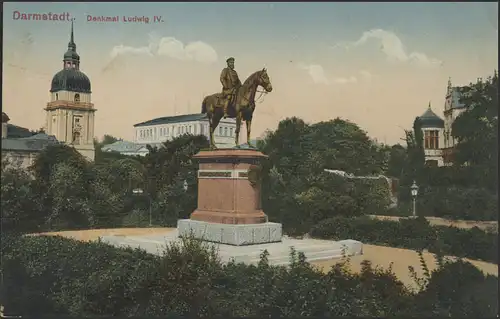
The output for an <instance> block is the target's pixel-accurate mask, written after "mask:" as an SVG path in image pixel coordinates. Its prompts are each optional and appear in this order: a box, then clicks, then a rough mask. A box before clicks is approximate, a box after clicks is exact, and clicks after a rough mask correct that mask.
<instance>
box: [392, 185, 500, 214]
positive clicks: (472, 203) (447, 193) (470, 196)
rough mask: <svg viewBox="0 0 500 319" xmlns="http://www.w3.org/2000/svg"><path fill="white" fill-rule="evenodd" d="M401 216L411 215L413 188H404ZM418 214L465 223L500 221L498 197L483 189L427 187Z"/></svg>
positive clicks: (423, 190) (401, 198)
mask: <svg viewBox="0 0 500 319" xmlns="http://www.w3.org/2000/svg"><path fill="white" fill-rule="evenodd" d="M399 194H400V196H399V200H400V205H401V206H402V207H401V208H402V210H405V211H406V212H408V213H406V212H404V213H402V214H401V215H410V214H411V213H410V211H411V207H412V206H411V198H410V195H409V194H410V189H409V188H408V187H401V189H400V190H399ZM417 212H418V215H422V216H434V217H442V218H446V219H455V220H456V219H463V220H498V195H497V194H495V193H492V192H491V191H489V190H487V189H484V188H463V187H454V186H427V187H422V188H421V189H420V192H419V195H418V200H417Z"/></svg>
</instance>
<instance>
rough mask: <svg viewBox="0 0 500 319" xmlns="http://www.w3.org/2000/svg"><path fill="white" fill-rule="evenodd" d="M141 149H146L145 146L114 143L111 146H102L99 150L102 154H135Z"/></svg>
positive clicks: (131, 143)
mask: <svg viewBox="0 0 500 319" xmlns="http://www.w3.org/2000/svg"><path fill="white" fill-rule="evenodd" d="M141 148H144V149H146V145H145V144H137V143H134V142H129V141H116V142H114V143H112V144H108V145H104V146H103V147H102V148H101V150H103V151H104V152H120V153H122V152H137V151H139V150H140V149H141Z"/></svg>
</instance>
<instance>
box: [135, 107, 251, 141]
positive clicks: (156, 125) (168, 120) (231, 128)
mask: <svg viewBox="0 0 500 319" xmlns="http://www.w3.org/2000/svg"><path fill="white" fill-rule="evenodd" d="M134 130H135V134H134V143H136V144H138V145H147V144H149V145H151V146H160V145H161V144H162V143H163V142H165V141H169V140H172V139H174V138H175V137H178V136H181V135H183V134H187V133H189V134H193V135H205V136H206V137H207V138H208V139H210V124H209V122H208V119H207V116H206V114H187V115H178V116H167V117H159V118H156V119H152V120H149V121H146V122H142V123H138V124H135V125H134ZM235 131H236V120H235V119H222V120H221V121H220V123H219V126H218V127H217V129H216V131H215V132H214V138H215V143H216V146H217V147H218V148H233V147H234V146H235V143H234V139H235V134H236V133H235ZM245 138H246V130H245V131H244V134H241V132H240V139H242V140H244V139H245Z"/></svg>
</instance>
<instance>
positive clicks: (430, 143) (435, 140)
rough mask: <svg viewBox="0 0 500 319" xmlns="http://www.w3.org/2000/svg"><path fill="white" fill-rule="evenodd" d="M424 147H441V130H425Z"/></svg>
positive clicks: (431, 148) (435, 148)
mask: <svg viewBox="0 0 500 319" xmlns="http://www.w3.org/2000/svg"><path fill="white" fill-rule="evenodd" d="M424 142H425V145H424V147H425V148H426V149H429V150H437V149H439V131H437V130H432V131H425V135H424Z"/></svg>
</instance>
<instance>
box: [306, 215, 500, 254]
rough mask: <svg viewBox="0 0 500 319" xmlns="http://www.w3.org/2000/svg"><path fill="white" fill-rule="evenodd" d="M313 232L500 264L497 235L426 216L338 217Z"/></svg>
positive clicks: (325, 221) (321, 223) (320, 225)
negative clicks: (440, 222) (395, 218)
mask: <svg viewBox="0 0 500 319" xmlns="http://www.w3.org/2000/svg"><path fill="white" fill-rule="evenodd" d="M311 235H312V236H313V237H317V238H328V239H334V240H340V239H348V238H350V239H355V240H359V241H361V242H363V243H370V244H375V245H388V246H391V247H399V248H408V249H417V250H420V249H428V250H429V251H431V252H436V253H439V252H442V253H443V254H446V255H453V256H457V257H467V258H471V259H479V260H484V261H488V262H493V263H498V234H496V233H490V232H485V231H483V230H480V229H479V228H477V227H475V228H472V229H460V228H456V227H451V226H450V227H447V226H431V225H430V224H429V222H428V221H427V220H426V219H425V218H424V217H419V218H417V219H400V221H391V220H378V219H372V218H370V217H368V216H363V217H358V218H346V217H335V218H330V219H327V220H324V221H322V222H320V223H318V224H317V225H315V226H314V227H313V228H312V229H311Z"/></svg>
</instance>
